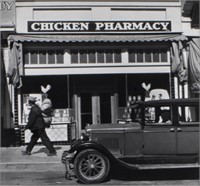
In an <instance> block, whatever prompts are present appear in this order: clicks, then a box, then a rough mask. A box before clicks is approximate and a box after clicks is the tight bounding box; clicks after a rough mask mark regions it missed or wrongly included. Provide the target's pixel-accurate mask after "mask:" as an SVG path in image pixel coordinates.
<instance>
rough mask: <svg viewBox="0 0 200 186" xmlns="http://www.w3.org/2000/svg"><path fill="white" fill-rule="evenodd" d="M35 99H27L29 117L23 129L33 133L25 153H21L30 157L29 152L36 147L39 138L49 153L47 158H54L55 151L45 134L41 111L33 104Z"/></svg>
mask: <svg viewBox="0 0 200 186" xmlns="http://www.w3.org/2000/svg"><path fill="white" fill-rule="evenodd" d="M35 102H36V98H35V97H32V96H30V97H29V98H28V103H29V105H30V107H31V110H30V113H29V117H28V123H27V125H26V127H25V130H26V129H29V130H31V132H32V133H33V134H32V136H31V141H30V143H29V144H28V146H27V147H26V150H25V151H22V154H23V155H31V151H32V149H33V147H34V146H35V145H36V143H37V141H38V139H39V138H41V141H42V143H43V144H44V145H45V146H46V148H47V149H48V150H49V153H48V154H47V156H54V155H56V150H55V149H54V147H53V145H52V143H51V141H50V139H49V137H48V136H47V134H46V131H45V122H44V119H43V117H42V111H41V109H40V107H39V106H38V105H36V104H35Z"/></svg>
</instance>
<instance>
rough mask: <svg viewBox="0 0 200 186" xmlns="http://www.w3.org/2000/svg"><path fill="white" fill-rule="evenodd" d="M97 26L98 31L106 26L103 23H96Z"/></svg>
mask: <svg viewBox="0 0 200 186" xmlns="http://www.w3.org/2000/svg"><path fill="white" fill-rule="evenodd" d="M95 25H96V30H100V29H101V28H103V26H104V24H103V23H95Z"/></svg>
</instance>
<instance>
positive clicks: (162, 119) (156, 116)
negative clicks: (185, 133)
mask: <svg viewBox="0 0 200 186" xmlns="http://www.w3.org/2000/svg"><path fill="white" fill-rule="evenodd" d="M145 124H146V125H152V124H156V125H159V124H160V125H163V124H165V125H171V124H172V122H171V108H170V107H169V106H154V107H146V108H145Z"/></svg>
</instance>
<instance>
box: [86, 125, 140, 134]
mask: <svg viewBox="0 0 200 186" xmlns="http://www.w3.org/2000/svg"><path fill="white" fill-rule="evenodd" d="M86 130H87V131H92V132H95V131H98V132H101V131H102V132H105V131H106V132H109V131H113V132H117V131H118V132H120V131H121V132H122V131H123V132H124V131H132V130H134V131H140V130H141V125H140V124H139V123H129V124H99V125H90V126H87V127H86Z"/></svg>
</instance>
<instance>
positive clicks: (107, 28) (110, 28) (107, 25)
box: [105, 23, 114, 30]
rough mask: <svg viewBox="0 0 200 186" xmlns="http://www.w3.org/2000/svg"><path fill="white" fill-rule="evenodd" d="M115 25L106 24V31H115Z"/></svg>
mask: <svg viewBox="0 0 200 186" xmlns="http://www.w3.org/2000/svg"><path fill="white" fill-rule="evenodd" d="M113 26H114V23H105V30H113V29H114V28H113Z"/></svg>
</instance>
